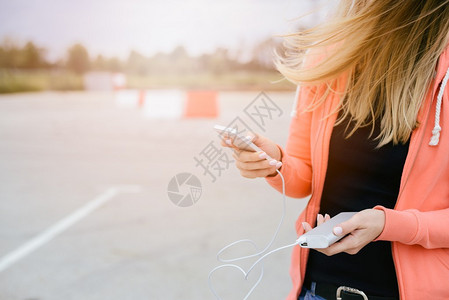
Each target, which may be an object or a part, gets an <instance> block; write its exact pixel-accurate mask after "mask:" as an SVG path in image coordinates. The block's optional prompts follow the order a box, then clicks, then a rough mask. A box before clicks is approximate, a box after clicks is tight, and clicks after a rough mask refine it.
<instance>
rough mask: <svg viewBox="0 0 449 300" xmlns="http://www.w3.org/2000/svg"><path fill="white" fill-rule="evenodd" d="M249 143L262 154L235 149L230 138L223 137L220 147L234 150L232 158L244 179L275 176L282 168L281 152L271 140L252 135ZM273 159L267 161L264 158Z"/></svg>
mask: <svg viewBox="0 0 449 300" xmlns="http://www.w3.org/2000/svg"><path fill="white" fill-rule="evenodd" d="M250 137H251V141H252V142H253V143H254V144H255V145H256V146H258V147H259V148H260V149H262V150H263V152H251V151H246V150H242V149H239V148H237V147H236V146H234V145H233V143H232V138H231V137H226V136H225V137H223V139H222V141H221V145H222V146H224V147H228V148H232V149H234V153H233V155H232V156H233V157H234V159H235V165H236V167H237V168H238V169H239V170H240V174H241V175H242V176H243V177H246V178H257V177H267V176H274V175H276V170H277V169H279V168H280V167H281V166H282V162H281V159H282V157H281V150H280V149H279V147H278V146H277V145H276V143H275V142H273V141H272V140H270V139H268V138H266V137H264V136H261V135H259V134H253V135H251V136H250ZM267 155H268V156H270V157H271V158H273V159H272V160H270V161H268V160H267V159H266V157H267Z"/></svg>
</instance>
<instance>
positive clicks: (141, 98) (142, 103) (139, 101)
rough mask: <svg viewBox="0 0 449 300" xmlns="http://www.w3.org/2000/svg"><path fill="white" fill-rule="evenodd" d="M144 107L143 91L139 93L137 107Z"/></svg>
mask: <svg viewBox="0 0 449 300" xmlns="http://www.w3.org/2000/svg"><path fill="white" fill-rule="evenodd" d="M144 105H145V91H144V90H140V92H139V100H138V102H137V106H138V107H139V108H142V107H143V106H144Z"/></svg>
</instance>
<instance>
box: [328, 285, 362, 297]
mask: <svg viewBox="0 0 449 300" xmlns="http://www.w3.org/2000/svg"><path fill="white" fill-rule="evenodd" d="M342 291H344V292H349V293H353V294H356V295H360V296H362V297H363V300H368V297H367V296H366V294H365V293H364V292H362V291H361V290H358V289H355V288H352V287H348V286H343V285H342V286H340V287H338V289H337V293H336V296H337V300H342V298H341V292H342Z"/></svg>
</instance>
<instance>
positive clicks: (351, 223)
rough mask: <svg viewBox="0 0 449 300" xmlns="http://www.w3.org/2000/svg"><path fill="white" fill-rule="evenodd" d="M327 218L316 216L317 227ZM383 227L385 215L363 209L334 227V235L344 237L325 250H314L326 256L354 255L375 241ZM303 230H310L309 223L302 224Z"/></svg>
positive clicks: (373, 210)
mask: <svg viewBox="0 0 449 300" xmlns="http://www.w3.org/2000/svg"><path fill="white" fill-rule="evenodd" d="M328 219H329V216H328V215H326V216H325V217H323V216H322V215H320V214H318V216H317V226H318V225H320V224H322V223H323V222H325V221H327V220H328ZM384 225H385V213H384V212H383V211H382V210H377V209H365V210H362V211H361V212H359V213H357V214H355V215H354V216H353V217H352V218H350V219H349V220H347V221H345V222H343V223H341V224H339V225H337V226H335V227H334V230H333V231H334V234H335V235H337V236H345V235H348V236H346V237H344V238H343V239H341V240H340V241H338V242H336V243H334V244H333V245H331V246H329V247H328V248H325V249H315V250H317V251H319V252H321V253H324V254H326V255H328V256H331V255H334V254H337V253H341V252H346V253H348V254H356V253H358V252H359V251H360V249H362V248H363V247H365V245H367V244H368V243H370V242H372V241H373V240H374V239H376V238H377V237H378V236H379V235H380V234H381V232H382V230H383V228H384ZM303 227H304V230H305V231H306V232H307V231H309V230H312V227H311V226H310V224H309V223H307V222H303Z"/></svg>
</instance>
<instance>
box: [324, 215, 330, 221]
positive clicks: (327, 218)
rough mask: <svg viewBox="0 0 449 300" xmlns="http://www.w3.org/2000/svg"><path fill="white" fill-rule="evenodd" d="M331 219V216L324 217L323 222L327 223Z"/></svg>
mask: <svg viewBox="0 0 449 300" xmlns="http://www.w3.org/2000/svg"><path fill="white" fill-rule="evenodd" d="M330 219H331V216H329V215H328V214H325V215H324V222H326V221H329V220H330Z"/></svg>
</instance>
